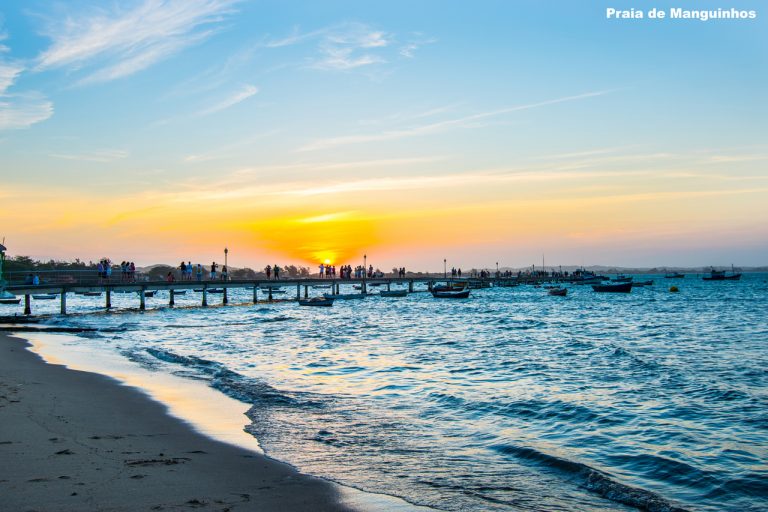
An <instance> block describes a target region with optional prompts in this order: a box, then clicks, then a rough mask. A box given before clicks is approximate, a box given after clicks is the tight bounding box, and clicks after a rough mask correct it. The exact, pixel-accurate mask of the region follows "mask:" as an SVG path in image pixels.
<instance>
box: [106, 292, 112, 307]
mask: <svg viewBox="0 0 768 512" xmlns="http://www.w3.org/2000/svg"><path fill="white" fill-rule="evenodd" d="M104 307H105V308H107V310H110V309H112V290H111V289H110V288H107V299H106V302H105V303H104Z"/></svg>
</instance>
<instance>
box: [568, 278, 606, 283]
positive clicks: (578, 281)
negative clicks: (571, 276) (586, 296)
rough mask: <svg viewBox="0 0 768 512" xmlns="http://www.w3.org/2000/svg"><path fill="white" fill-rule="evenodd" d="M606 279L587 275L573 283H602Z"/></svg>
mask: <svg viewBox="0 0 768 512" xmlns="http://www.w3.org/2000/svg"><path fill="white" fill-rule="evenodd" d="M603 281H604V279H603V278H602V277H587V278H583V279H577V280H576V281H574V282H573V284H600V283H602V282H603Z"/></svg>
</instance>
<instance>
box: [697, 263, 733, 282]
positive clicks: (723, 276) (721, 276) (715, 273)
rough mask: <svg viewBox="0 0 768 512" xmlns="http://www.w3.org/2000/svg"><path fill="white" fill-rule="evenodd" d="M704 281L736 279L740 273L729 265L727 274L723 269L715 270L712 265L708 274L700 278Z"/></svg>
mask: <svg viewBox="0 0 768 512" xmlns="http://www.w3.org/2000/svg"><path fill="white" fill-rule="evenodd" d="M702 279H703V280H704V281H738V280H739V279H741V273H740V272H738V273H737V272H736V271H735V270H734V268H733V265H731V273H730V274H728V273H726V272H725V270H715V269H714V267H712V268H711V269H710V272H709V275H708V276H704V277H703V278H702Z"/></svg>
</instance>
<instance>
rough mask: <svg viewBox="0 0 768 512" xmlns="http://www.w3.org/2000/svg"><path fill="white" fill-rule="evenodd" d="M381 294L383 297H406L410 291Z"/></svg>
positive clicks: (384, 291)
mask: <svg viewBox="0 0 768 512" xmlns="http://www.w3.org/2000/svg"><path fill="white" fill-rule="evenodd" d="M379 293H380V294H381V296H382V297H405V296H406V295H408V290H381V292H379Z"/></svg>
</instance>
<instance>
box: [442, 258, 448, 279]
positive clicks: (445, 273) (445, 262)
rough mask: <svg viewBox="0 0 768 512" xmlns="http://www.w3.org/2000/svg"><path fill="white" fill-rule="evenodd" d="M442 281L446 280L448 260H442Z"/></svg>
mask: <svg viewBox="0 0 768 512" xmlns="http://www.w3.org/2000/svg"><path fill="white" fill-rule="evenodd" d="M443 279H448V260H447V259H445V258H443Z"/></svg>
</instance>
